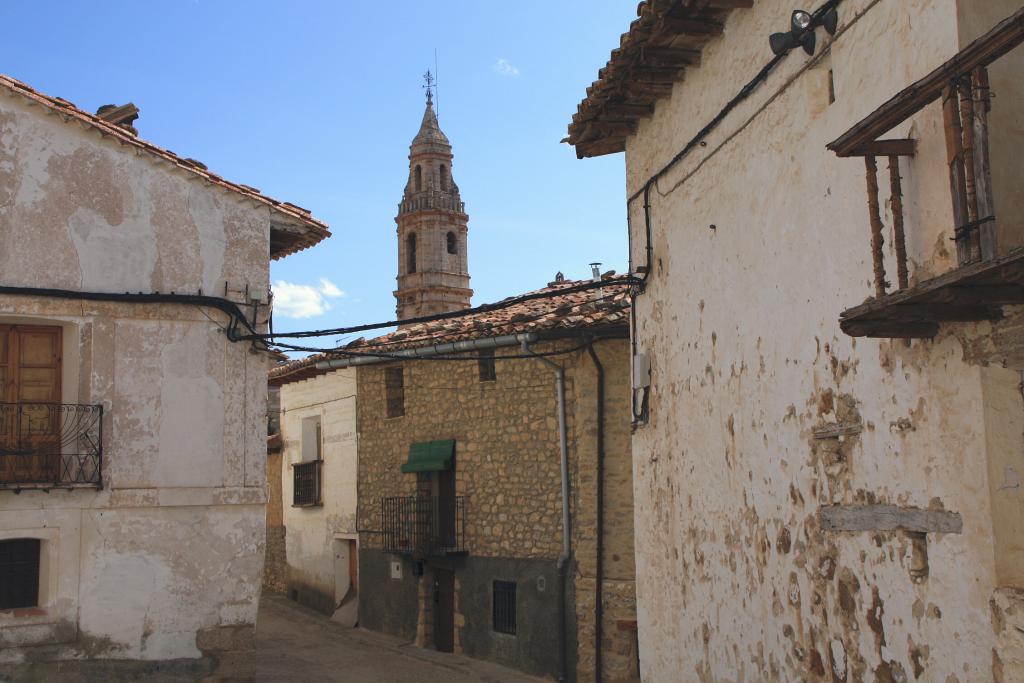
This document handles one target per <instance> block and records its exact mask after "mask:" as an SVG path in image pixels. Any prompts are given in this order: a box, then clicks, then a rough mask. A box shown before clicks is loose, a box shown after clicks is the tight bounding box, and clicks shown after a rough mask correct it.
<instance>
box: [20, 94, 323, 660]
mask: <svg viewBox="0 0 1024 683" xmlns="http://www.w3.org/2000/svg"><path fill="white" fill-rule="evenodd" d="M136 116H137V110H136V109H135V107H134V106H133V105H125V106H124V107H115V108H109V107H108V108H104V109H103V110H101V114H100V115H92V114H89V113H87V112H84V111H82V110H80V109H78V108H76V107H74V106H73V105H71V104H70V103H68V102H67V101H65V100H61V99H58V98H52V97H48V96H46V95H44V94H42V93H40V92H38V91H36V90H34V89H32V88H30V87H29V86H27V85H25V84H24V83H21V82H19V81H16V80H14V79H11V78H7V77H0V206H2V207H3V209H2V210H0V600H2V604H0V677H2V678H7V677H8V676H12V677H13V678H16V679H20V678H21V677H22V676H25V677H31V676H33V675H39V676H40V677H42V678H45V677H46V675H47V674H46V673H45V671H42V670H44V669H46V667H47V666H51V665H50V663H53V662H56V664H52V666H61V667H64V668H63V669H61V670H62V671H73V669H71V668H69V667H70V666H71V665H69V664H67V662H66V661H65V660H79V664H78V665H76V666H81V660H191V661H192V662H193V663H196V664H197V665H199V664H200V663H201V662H202V660H201V658H202V657H203V655H206V654H210V653H214V652H216V651H219V650H224V649H236V648H240V647H247V646H251V643H252V635H253V625H254V624H255V620H256V609H257V604H258V599H259V593H260V575H261V571H262V567H263V539H264V525H265V520H264V504H265V500H266V498H265V495H266V494H265V482H266V478H265V474H264V471H265V470H264V467H265V462H266V450H265V449H266V422H265V419H266V400H267V397H266V372H267V367H268V362H267V355H266V354H265V353H263V352H261V351H259V350H258V349H257V348H254V347H253V345H252V344H250V343H235V342H232V341H231V340H230V339H229V337H228V335H227V334H225V330H228V329H229V328H231V329H232V334H233V333H234V328H235V327H236V325H237V326H238V331H239V333H241V332H242V331H244V330H245V329H247V328H246V327H245V326H246V325H248V326H251V327H252V329H254V330H261V329H263V322H264V321H265V320H266V317H267V314H268V306H267V304H268V303H269V302H268V298H267V294H268V286H269V283H268V279H269V278H268V270H269V260H270V259H271V258H281V257H283V256H285V255H287V254H289V253H292V252H294V251H297V250H298V249H302V248H305V247H307V246H311V245H313V244H315V243H317V242H318V241H320V240H322V239H323V238H324V237H326V236H327V234H328V233H327V231H326V227H325V226H324V225H323V224H322V223H320V222H318V221H316V220H315V219H313V218H312V217H311V216H310V215H309V213H308V212H307V211H305V210H303V209H300V208H298V207H292V206H291V205H288V204H283V203H281V202H278V201H276V200H272V199H270V198H268V197H266V196H264V195H262V194H260V193H259V192H257V191H255V190H254V189H252V188H248V187H246V186H241V185H236V184H233V183H230V182H228V181H226V180H224V179H223V178H220V177H219V176H217V175H215V174H213V173H211V172H209V171H208V170H207V169H206V168H205V167H204V166H203V165H202V164H201V163H199V162H197V161H194V160H191V159H184V158H181V157H178V156H176V155H174V154H173V153H171V152H169V151H167V150H164V149H161V148H159V147H157V146H155V145H152V144H150V143H148V142H145V141H143V140H141V139H140V138H139V137H138V134H137V132H136V130H135V129H134V127H133V126H132V125H131V122H132V120H134V118H135V117H136ZM125 292H133V293H140V294H125ZM200 292H206V293H208V294H209V293H213V294H215V295H219V296H200V295H199V293H200ZM186 293H188V294H186ZM240 308H244V309H245V310H246V311H247V313H242V312H241V310H240ZM254 311H255V316H254V317H253V312H254ZM246 316H248V317H246ZM33 669H38V670H39V671H36V672H35V673H33V671H32V670H33ZM49 670H50V671H51V672H52V668H51V669H49Z"/></svg>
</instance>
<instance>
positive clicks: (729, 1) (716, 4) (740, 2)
mask: <svg viewBox="0 0 1024 683" xmlns="http://www.w3.org/2000/svg"><path fill="white" fill-rule="evenodd" d="M753 6H754V0H711V2H709V3H708V8H709V9H750V8H751V7H753Z"/></svg>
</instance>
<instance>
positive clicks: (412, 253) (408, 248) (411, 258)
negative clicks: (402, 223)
mask: <svg viewBox="0 0 1024 683" xmlns="http://www.w3.org/2000/svg"><path fill="white" fill-rule="evenodd" d="M405 260H406V264H405V270H406V272H408V273H415V272H416V233H414V232H411V233H409V236H408V237H406V238H405Z"/></svg>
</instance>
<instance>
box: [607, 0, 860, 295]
mask: <svg viewBox="0 0 1024 683" xmlns="http://www.w3.org/2000/svg"><path fill="white" fill-rule="evenodd" d="M842 1H843V0H827V2H825V3H824V4H822V5H821V6H820V7H818V9H816V10H814V12H812V13H811V18H812V19H811V26H812V27H816V26H820V25H821V20H822V18H823V17H824V15H825V13H826V12H828V11H829V10H832V9H835V8H836V7H838V6H839V4H840V3H841V2H842ZM788 54H789V53H788V52H785V53H782V54H778V55H775V56H774V57H772V59H771V60H769V61H768V63H767V64H765V65H764V66H763V67H761V70H760V71H758V72H757V75H755V76H754V77H753V78H752V79H750V80H749V81H747V83H746V84H745V85H744V86H743V87H742V88H740V91H739V92H738V93H737V94H736V95H735V96H734V97H733V98H732V99H731V100H729V101H728V102H726V104H725V106H724V107H722V109H720V110H719V112H718V113H717V114H715V116H714V118H712V119H711V121H709V122H708V123H707V124H706V125H705V126H704V127H703V128H701V129H700V131H698V132H697V134H696V135H694V136H693V137H692V138H691V139H690V141H689V142H687V143H686V144H685V145H684V146H683V148H682V149H681V150H679V152H677V153H676V154H675V156H673V157H672V158H671V159H670V160H669V161H668V163H666V164H665V165H664V166H662V167H661V168H660V169H658V171H657V172H656V173H654V175H652V176H651V177H650V178H648V179H647V181H646V182H644V184H643V186H642V187H641V188H640V189H639V190H637V191H636V192H634V193H633V194H632V195H630V196H629V198H628V199H627V200H626V214H627V222H628V215H629V206H630V205H631V204H632V203H633V202H634V201H636V200H637V199H638V198H639V197H641V196H642V197H643V199H644V204H643V208H644V229H645V232H646V237H647V246H646V253H647V262H646V265H645V266H644V269H643V271H642V277H641V278H639V279H640V282H639V284H638V287H637V293H642V292H643V291H644V289H645V286H646V282H647V278H648V276H649V275H650V272H651V267H652V263H653V246H652V242H651V236H652V229H651V201H650V200H651V188H652V187H654V188H656V189H657V190H658V193H659V194H661V189H660V188H658V187H657V184H658V181H659V180H660V179H661V178H662V177H664V176H665V175H666V174H667V173H668V172H669V171H670V170H672V169H673V168H674V167H675V166H676V165H677V164H678V163H679V162H680V161H682V160H683V159H684V158H685V157H687V156H688V155H689V154H690V152H692V151H693V150H694V149H696V148H697V147H699V146H701V145H702V144H706V143H705V142H704V139H705V138H706V137H707V136H708V135H710V134H711V133H712V132H713V131H714V130H715V129H716V128H718V126H719V125H721V123H722V121H724V120H725V118H726V117H727V116H728V115H729V114H730V113H731V112H732V111H733V109H735V108H736V107H737V106H739V105H740V104H741V103H742V102H743V101H744V100H746V99H747V98H748V97H750V95H751V94H752V93H753V92H754V91H755V90H757V88H758V86H760V85H761V84H762V83H764V82H765V81H766V80H768V75H769V74H771V72H772V71H774V70H775V67H777V66H778V65H779V64H780V63H781V62H782V60H783V59H785V58H786V56H787V55H788ZM673 189H675V188H673ZM662 196H664V195H662Z"/></svg>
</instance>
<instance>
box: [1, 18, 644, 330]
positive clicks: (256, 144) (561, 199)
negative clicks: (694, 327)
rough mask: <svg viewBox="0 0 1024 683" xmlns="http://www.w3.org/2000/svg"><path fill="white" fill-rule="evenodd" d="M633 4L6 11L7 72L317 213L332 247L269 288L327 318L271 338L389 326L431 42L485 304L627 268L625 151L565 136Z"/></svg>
mask: <svg viewBox="0 0 1024 683" xmlns="http://www.w3.org/2000/svg"><path fill="white" fill-rule="evenodd" d="M635 11H636V2H635V0H626V1H623V2H618V1H615V0H600V1H597V2H595V1H594V0H564V1H563V2H540V1H539V0H533V1H521V2H504V3H498V2H485V1H479V0H462V1H456V0H452V1H441V0H437V1H435V2H411V1H400V2H388V3H382V2H351V1H345V2H340V1H339V2H326V1H323V2H269V1H247V2H241V1H238V2H228V1H226V0H178V1H175V2H171V1H169V0H154V1H146V2H139V1H138V0H135V1H134V2H121V1H117V2H103V3H81V2H43V1H41V2H9V3H6V6H5V7H4V15H5V19H6V22H5V23H6V24H7V25H8V26H10V27H17V30H16V31H13V30H11V31H7V33H6V35H5V36H4V40H3V43H2V45H0V71H2V72H3V73H7V74H9V75H11V76H13V77H15V78H18V79H21V80H23V81H25V82H27V83H28V84H29V85H32V86H33V87H36V88H37V89H39V90H42V91H43V92H45V93H47V94H50V95H57V96H60V97H64V98H66V99H69V100H71V101H72V102H74V103H76V104H78V105H79V106H81V107H83V108H85V109H89V110H95V109H96V108H97V107H98V106H99V105H101V104H104V103H108V102H112V103H117V104H121V103H124V102H127V101H132V102H134V103H135V104H136V105H138V106H139V108H140V109H141V111H142V113H141V117H140V118H139V120H138V121H137V122H136V126H137V127H138V129H139V131H140V134H141V135H142V137H144V138H146V139H148V140H151V141H153V142H155V143H157V144H159V145H161V146H164V147H167V148H169V149H172V150H174V151H175V152H177V153H179V154H181V155H183V156H188V157H194V158H196V159H199V160H201V161H203V162H205V163H206V164H207V165H208V166H209V167H210V169H211V170H213V171H215V172H217V173H220V174H222V175H224V176H225V177H227V178H229V179H231V180H234V181H237V182H242V183H246V184H248V185H253V186H256V187H258V188H260V189H261V190H262V191H263V192H265V193H267V194H269V195H271V196H273V197H276V198H278V199H283V200H286V201H291V202H293V203H295V204H299V205H300V206H304V207H307V208H309V209H312V210H313V212H314V214H315V215H316V216H318V217H320V218H322V219H323V220H326V221H327V222H328V223H329V224H330V225H331V230H332V232H333V233H334V237H332V238H331V239H330V240H327V241H326V242H324V243H323V244H321V245H320V246H318V247H316V248H314V249H312V250H308V251H306V252H303V253H301V254H299V255H296V256H292V257H290V258H288V259H285V260H284V261H282V262H278V263H275V264H274V265H273V267H272V273H271V279H272V280H273V281H274V282H278V281H282V282H286V283H290V284H292V285H298V286H305V287H308V288H309V289H308V290H306V289H296V290H293V292H294V293H295V294H296V295H297V296H299V298H300V299H302V297H303V295H306V299H304V300H303V303H305V304H308V303H309V302H308V299H309V296H308V295H309V294H310V291H316V292H318V293H319V295H320V302H319V304H320V307H321V308H322V309H324V310H323V312H321V313H318V314H314V315H310V316H308V317H304V318H287V317H285V316H284V313H285V311H284V310H281V309H279V310H278V311H277V313H276V314H275V325H276V328H277V329H279V330H284V329H292V330H294V329H310V328H321V327H334V326H342V325H346V324H355V323H362V322H370V321H379V320H388V319H391V318H392V317H393V315H394V297H393V295H392V291H393V289H394V286H395V274H396V268H397V255H396V250H397V246H396V242H395V224H394V215H395V212H396V205H397V203H398V201H399V199H400V197H401V192H402V188H403V187H404V184H405V180H406V173H407V167H408V166H407V165H408V160H407V155H408V151H409V150H408V146H409V142H410V141H411V140H412V137H413V135H415V133H416V130H417V128H418V126H419V122H420V118H421V116H422V113H423V104H424V95H423V91H422V89H421V87H420V86H421V83H422V81H421V78H420V77H421V75H422V74H423V72H424V71H426V69H427V68H431V69H433V60H434V49H435V48H436V49H437V53H438V65H439V74H438V75H439V86H440V87H439V93H438V114H439V118H440V121H441V126H442V128H443V129H444V131H445V133H446V134H447V135H448V137H449V139H450V140H451V141H452V144H453V147H454V152H455V160H454V163H453V175H454V178H455V180H456V182H457V183H458V184H459V187H460V189H461V191H462V198H463V200H465V202H466V206H467V211H468V213H469V215H470V223H469V228H470V232H469V258H470V275H471V276H472V286H473V288H474V289H475V290H476V295H475V296H474V303H484V302H488V301H495V300H498V299H501V298H504V297H506V296H511V295H514V294H517V293H520V292H524V291H528V290H531V289H536V288H539V287H542V286H544V284H545V283H547V282H548V281H549V280H551V279H552V277H553V276H554V274H555V272H556V271H559V270H561V271H563V272H564V273H565V274H566V275H567V276H568V277H577V278H578V277H584V276H587V275H588V273H589V269H588V268H587V263H588V262H590V261H600V262H602V263H604V264H605V266H604V267H605V269H616V270H618V271H620V272H622V271H623V270H624V269H625V266H626V228H625V184H624V169H623V158H622V155H613V156H609V157H604V158H599V159H589V160H582V161H581V160H577V159H576V157H575V154H574V152H573V150H572V148H570V147H569V146H567V145H564V144H559V140H560V139H561V138H562V137H564V136H565V134H566V125H567V124H568V122H569V120H570V117H571V114H572V113H573V112H574V111H575V110H576V105H577V103H578V102H579V100H580V99H581V98H582V96H583V94H584V89H585V87H586V86H587V85H588V84H589V83H590V82H591V81H592V80H594V78H596V75H597V69H598V68H599V67H600V66H602V65H603V64H604V63H605V61H607V58H608V54H609V51H610V50H611V49H612V48H613V47H615V46H617V45H618V37H619V35H620V34H621V33H622V32H623V31H625V30H626V28H627V26H628V24H629V21H630V20H631V19H633V18H634V17H635ZM322 279H324V280H326V284H325V283H323V282H322ZM331 285H333V289H332V287H331ZM339 290H340V295H339ZM296 308H297V309H301V308H303V307H302V306H299V307H296ZM304 308H305V310H304V312H305V313H307V314H308V313H315V312H316V310H317V306H316V305H312V306H310V305H306V306H305V307H304ZM295 312H297V313H298V312H303V311H300V310H296V311H295ZM321 341H322V342H323V343H326V344H331V343H333V342H334V341H335V340H330V339H325V340H321Z"/></svg>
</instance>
